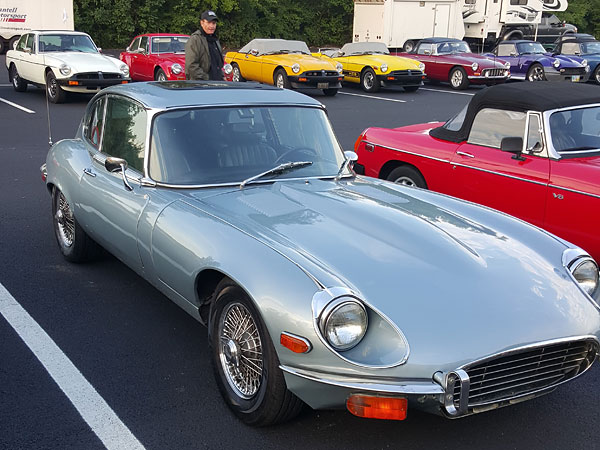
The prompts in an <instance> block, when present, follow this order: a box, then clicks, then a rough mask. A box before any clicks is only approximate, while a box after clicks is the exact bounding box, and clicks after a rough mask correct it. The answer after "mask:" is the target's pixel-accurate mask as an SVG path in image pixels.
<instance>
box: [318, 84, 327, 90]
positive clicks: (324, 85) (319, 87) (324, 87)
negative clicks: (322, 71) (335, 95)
mask: <svg viewBox="0 0 600 450" xmlns="http://www.w3.org/2000/svg"><path fill="white" fill-rule="evenodd" d="M328 87H329V83H317V89H327V88H328Z"/></svg>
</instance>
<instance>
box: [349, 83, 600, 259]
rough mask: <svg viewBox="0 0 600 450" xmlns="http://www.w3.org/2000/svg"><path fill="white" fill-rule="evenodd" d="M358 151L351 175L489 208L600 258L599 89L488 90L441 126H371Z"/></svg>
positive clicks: (539, 87)
mask: <svg viewBox="0 0 600 450" xmlns="http://www.w3.org/2000/svg"><path fill="white" fill-rule="evenodd" d="M355 150H356V153H357V154H358V164H357V165H355V170H356V171H357V172H358V173H364V174H365V175H369V176H372V177H376V178H382V179H387V180H390V181H394V182H396V183H401V184H406V185H411V186H418V187H420V188H425V189H431V190H434V191H438V192H442V193H445V194H449V195H452V196H455V197H459V198H462V199H466V200H470V201H473V202H476V203H480V204H483V205H487V206H490V207H492V208H495V209H498V210H500V211H504V212H506V213H508V214H512V215H513V216H516V217H519V218H521V219H524V220H526V221H528V222H530V223H533V224H535V225H537V226H540V227H542V228H545V229H546V230H548V231H550V232H552V233H554V234H556V235H558V236H560V237H562V238H564V239H566V240H568V241H571V242H573V243H575V244H577V245H579V246H580V247H582V248H583V249H585V250H587V251H588V252H589V253H590V254H591V255H592V256H593V257H594V258H596V259H600V233H598V223H600V92H599V91H598V88H597V86H586V85H577V84H573V85H572V84H570V83H569V84H566V85H561V86H556V85H554V84H549V83H522V84H521V83H519V84H505V85H500V86H493V87H490V88H488V89H484V90H482V91H480V92H478V93H477V94H476V95H475V96H474V97H473V98H472V99H471V102H470V103H469V104H468V105H467V106H466V107H465V108H464V109H463V110H462V111H460V112H459V113H458V114H457V115H456V116H454V117H453V118H452V119H450V120H449V121H448V122H446V123H445V124H442V123H437V124H431V123H428V124H422V125H411V126H407V127H402V128H396V129H384V128H369V129H367V130H365V131H364V132H363V133H362V134H361V135H360V136H359V138H358V140H357V141H356V145H355Z"/></svg>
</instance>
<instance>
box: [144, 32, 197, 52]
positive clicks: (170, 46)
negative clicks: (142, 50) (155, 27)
mask: <svg viewBox="0 0 600 450" xmlns="http://www.w3.org/2000/svg"><path fill="white" fill-rule="evenodd" d="M188 39H189V36H157V37H153V38H152V49H151V51H152V53H185V43H186V42H187V41H188Z"/></svg>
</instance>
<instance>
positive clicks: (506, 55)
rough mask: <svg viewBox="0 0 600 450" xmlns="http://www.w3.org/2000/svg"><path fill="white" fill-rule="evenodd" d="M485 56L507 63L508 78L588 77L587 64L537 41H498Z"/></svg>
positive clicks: (564, 79) (576, 80)
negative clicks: (551, 49)
mask: <svg viewBox="0 0 600 450" xmlns="http://www.w3.org/2000/svg"><path fill="white" fill-rule="evenodd" d="M487 56H491V57H497V58H501V59H502V60H503V61H507V62H508V63H510V74H511V79H514V80H529V81H543V80H548V81H571V82H574V83H578V82H585V81H587V80H588V78H589V76H590V74H589V66H588V65H587V64H585V65H584V64H582V63H581V62H578V61H575V60H574V59H571V58H569V57H567V56H565V55H554V56H552V55H551V54H549V53H548V52H547V50H546V49H544V47H543V46H542V44H540V43H539V42H534V41H526V40H515V41H502V42H500V43H499V44H498V45H497V46H496V48H495V49H494V51H493V52H492V53H489V54H488V55H487Z"/></svg>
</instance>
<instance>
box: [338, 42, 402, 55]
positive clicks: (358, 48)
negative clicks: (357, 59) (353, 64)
mask: <svg viewBox="0 0 600 450" xmlns="http://www.w3.org/2000/svg"><path fill="white" fill-rule="evenodd" d="M341 52H342V54H343V55H344V56H351V55H368V54H376V53H379V54H382V55H389V54H390V51H389V50H388V48H387V47H386V45H385V44H384V43H383V42H352V43H349V44H345V45H344V46H343V47H342V50H341Z"/></svg>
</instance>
